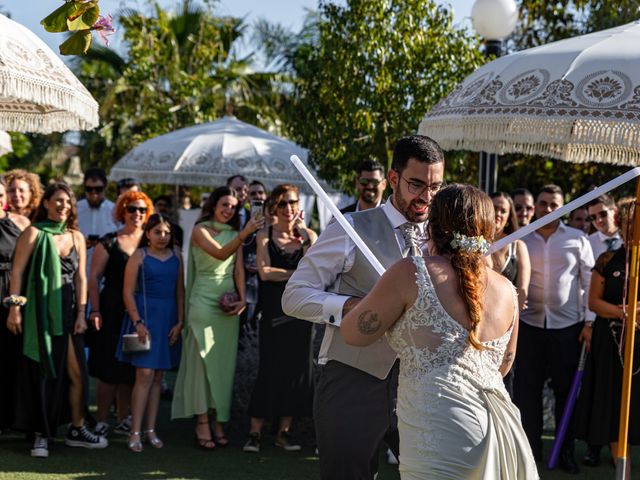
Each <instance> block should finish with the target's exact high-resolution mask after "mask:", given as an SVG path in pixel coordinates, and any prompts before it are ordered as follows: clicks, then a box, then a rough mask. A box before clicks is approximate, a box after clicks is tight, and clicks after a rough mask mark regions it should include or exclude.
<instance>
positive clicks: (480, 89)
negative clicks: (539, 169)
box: [419, 21, 640, 165]
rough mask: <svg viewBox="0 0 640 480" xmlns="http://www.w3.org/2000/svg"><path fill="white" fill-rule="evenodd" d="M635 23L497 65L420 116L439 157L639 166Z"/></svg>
mask: <svg viewBox="0 0 640 480" xmlns="http://www.w3.org/2000/svg"><path fill="white" fill-rule="evenodd" d="M638 45H640V22H638V21H636V22H633V23H630V24H627V25H623V26H620V27H616V28H612V29H609V30H603V31H601V32H595V33H591V34H588V35H583V36H580V37H575V38H571V39H567V40H561V41H558V42H554V43H550V44H548V45H543V46H540V47H536V48H531V49H528V50H523V51H520V52H517V53H513V54H511V55H507V56H505V57H501V58H498V59H496V60H494V61H493V62H490V63H488V64H487V65H484V66H483V67H481V68H479V69H478V70H476V71H475V72H474V73H473V74H471V75H470V76H469V77H467V78H466V79H465V80H464V81H463V82H462V83H461V84H460V85H458V86H457V87H456V89H455V90H454V91H453V92H452V93H451V94H450V95H449V96H447V97H446V98H445V99H444V100H443V101H441V102H440V103H439V104H438V105H436V106H435V107H434V108H433V109H432V110H431V111H430V112H429V113H427V114H426V116H425V117H424V119H423V121H422V122H421V124H420V127H419V132H420V133H422V134H425V135H429V136H430V137H432V138H434V139H435V140H436V141H438V142H439V143H440V145H442V147H443V148H444V149H447V150H451V149H457V150H472V151H484V152H489V153H497V154H503V153H526V154H534V155H543V156H547V157H551V158H557V159H561V160H567V161H570V162H586V161H596V162H601V163H614V164H620V165H638V164H640V68H638V65H639V63H640V49H638Z"/></svg>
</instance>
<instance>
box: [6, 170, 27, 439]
mask: <svg viewBox="0 0 640 480" xmlns="http://www.w3.org/2000/svg"><path fill="white" fill-rule="evenodd" d="M6 205H7V184H6V183H5V180H4V177H0V299H3V298H5V297H7V296H8V295H9V274H10V272H11V260H12V258H13V250H14V249H15V248H16V240H17V239H18V237H19V236H20V234H21V233H22V231H23V230H24V229H25V228H27V227H28V226H29V219H28V218H26V217H23V216H22V215H17V214H15V213H9V212H6V211H5V207H6ZM8 316H9V310H8V309H7V307H5V306H4V305H3V304H2V303H0V385H2V389H3V390H4V391H5V392H13V391H14V390H15V388H14V387H15V378H16V367H17V365H18V359H19V354H20V342H19V337H16V336H15V335H13V334H12V333H11V332H10V331H9V330H8V329H7V317H8ZM13 401H14V397H13V395H11V394H9V393H5V394H2V395H0V431H1V430H4V429H7V428H9V427H11V424H12V423H13Z"/></svg>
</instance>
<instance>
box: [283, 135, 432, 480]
mask: <svg viewBox="0 0 640 480" xmlns="http://www.w3.org/2000/svg"><path fill="white" fill-rule="evenodd" d="M443 175H444V155H443V153H442V150H441V149H440V147H439V146H438V144H437V143H436V142H434V141H433V140H432V139H430V138H428V137H425V136H423V135H413V136H410V137H405V138H402V139H400V140H399V141H398V143H397V144H396V146H395V149H394V152H393V161H392V166H391V170H390V171H389V173H388V174H387V179H388V181H389V184H390V185H391V189H392V190H393V193H392V195H391V196H390V197H389V199H388V201H387V202H386V203H385V204H384V205H383V206H381V207H380V208H371V209H368V210H364V211H361V212H355V213H353V214H351V215H348V216H347V219H348V221H349V222H351V224H352V225H353V227H354V228H355V230H356V231H357V232H358V233H359V234H360V235H361V237H362V239H363V240H364V242H365V243H366V244H367V246H368V247H369V248H370V249H371V250H372V251H373V253H374V255H376V257H377V258H378V260H380V262H381V263H382V265H383V266H384V267H385V268H388V267H390V266H391V265H392V264H393V263H395V262H396V261H398V260H400V259H401V258H402V257H404V256H407V255H408V254H419V253H420V249H421V248H422V249H425V247H426V236H425V222H426V220H427V216H428V212H429V205H430V203H431V200H432V198H433V196H434V195H435V194H436V192H437V191H438V190H440V189H441V188H442V185H443ZM378 278H379V276H378V274H377V273H376V272H375V270H374V269H373V267H371V265H370V264H369V262H368V261H367V260H366V258H365V257H364V255H362V253H361V252H360V251H359V249H357V248H356V247H355V245H354V243H353V241H352V240H351V239H350V237H349V236H348V235H347V234H346V233H345V232H344V230H343V229H342V227H340V225H339V224H338V223H337V222H333V223H331V224H329V226H328V227H327V228H326V230H325V231H324V232H323V233H322V234H321V235H320V238H319V239H318V241H317V242H316V244H315V245H314V246H313V247H311V248H310V249H309V251H308V252H307V254H306V255H305V256H304V257H303V258H302V260H301V261H300V264H299V265H298V268H297V269H296V271H295V272H294V274H293V276H292V277H291V278H290V280H289V282H288V284H287V288H286V290H285V293H284V295H283V297H282V307H283V309H284V312H285V313H286V314H287V315H291V316H293V317H296V318H302V319H305V320H309V321H312V322H316V323H326V324H327V328H326V330H325V335H324V338H323V342H322V347H321V349H320V358H319V362H320V364H323V365H324V366H323V368H322V372H321V374H320V378H319V381H318V383H317V385H316V390H315V399H314V420H315V425H316V440H317V443H318V449H319V454H320V473H321V478H322V479H323V480H342V479H344V480H371V479H372V478H374V476H375V474H376V472H377V465H378V448H379V446H380V442H381V441H382V440H384V441H385V442H386V443H387V444H388V445H389V446H390V447H391V448H392V450H393V451H394V453H395V454H396V455H397V454H398V431H397V419H396V416H395V396H396V390H397V381H398V362H397V359H396V355H395V353H394V352H393V350H391V347H390V346H389V345H388V343H387V341H386V339H385V338H383V339H381V340H379V341H378V342H376V343H375V344H373V345H371V346H369V347H365V348H358V347H351V346H348V345H346V344H345V343H344V341H343V340H342V337H341V335H340V332H339V327H340V322H341V320H342V317H343V315H344V314H346V313H347V312H348V311H349V310H350V309H351V308H353V306H354V305H356V304H357V302H359V301H360V298H362V297H363V296H364V295H366V293H367V292H368V291H370V290H371V288H372V287H373V285H374V284H375V282H376V280H377V279H378Z"/></svg>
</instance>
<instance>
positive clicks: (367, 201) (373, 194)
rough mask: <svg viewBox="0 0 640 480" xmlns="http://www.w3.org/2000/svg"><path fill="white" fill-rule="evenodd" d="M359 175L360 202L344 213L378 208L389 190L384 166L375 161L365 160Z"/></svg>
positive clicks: (357, 182) (344, 210) (350, 206)
mask: <svg viewBox="0 0 640 480" xmlns="http://www.w3.org/2000/svg"><path fill="white" fill-rule="evenodd" d="M357 173H358V178H356V191H357V192H358V200H356V202H355V203H352V204H351V205H348V206H346V207H345V208H343V209H342V210H340V211H341V212H342V213H351V212H359V211H361V210H367V209H368V208H376V207H379V206H380V203H382V194H383V193H384V189H385V188H387V181H386V180H385V178H384V167H383V166H382V164H381V163H380V162H376V161H375V160H365V161H364V162H362V163H361V164H360V166H359V167H358V172H357Z"/></svg>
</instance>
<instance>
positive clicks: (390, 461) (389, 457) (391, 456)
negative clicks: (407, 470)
mask: <svg viewBox="0 0 640 480" xmlns="http://www.w3.org/2000/svg"><path fill="white" fill-rule="evenodd" d="M387 463H388V464H389V465H398V459H397V458H396V456H395V455H394V454H393V452H392V451H391V449H390V448H387Z"/></svg>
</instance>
